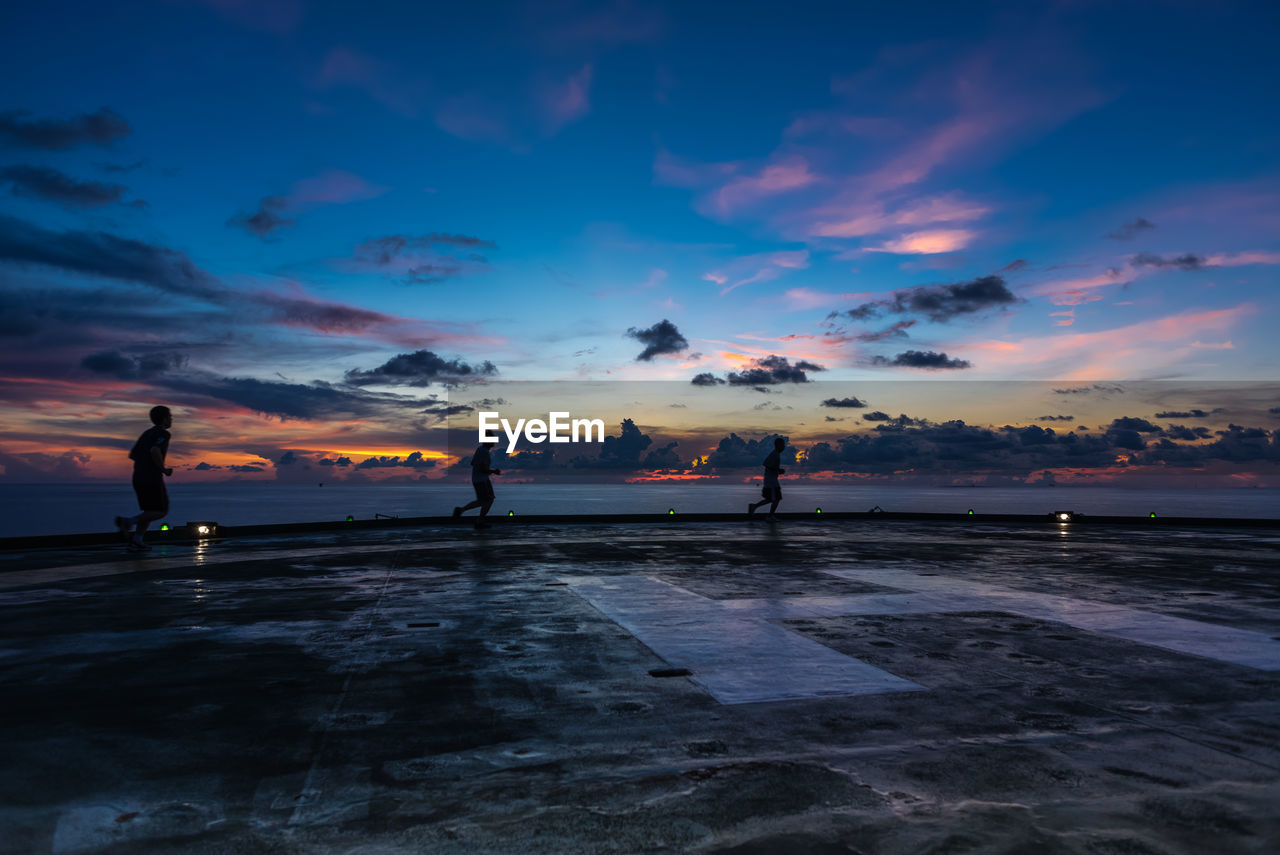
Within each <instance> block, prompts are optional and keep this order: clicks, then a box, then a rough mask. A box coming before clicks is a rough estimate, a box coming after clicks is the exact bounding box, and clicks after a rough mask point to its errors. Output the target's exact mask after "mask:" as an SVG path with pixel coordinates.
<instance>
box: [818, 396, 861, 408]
mask: <svg viewBox="0 0 1280 855" xmlns="http://www.w3.org/2000/svg"><path fill="white" fill-rule="evenodd" d="M866 405H867V404H866V402H865V401H862V400H860V399H858V398H853V397H850V398H827V399H826V400H825V401H823V402H822V403H821V404H820V405H819V406H823V407H837V408H845V409H862V408H863V407H865V406H866Z"/></svg>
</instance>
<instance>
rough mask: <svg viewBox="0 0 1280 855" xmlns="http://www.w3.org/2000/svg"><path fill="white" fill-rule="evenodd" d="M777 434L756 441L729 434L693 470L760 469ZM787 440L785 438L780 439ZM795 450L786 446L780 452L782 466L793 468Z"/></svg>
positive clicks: (771, 450)
mask: <svg viewBox="0 0 1280 855" xmlns="http://www.w3.org/2000/svg"><path fill="white" fill-rule="evenodd" d="M778 436H779V435H778V434H769V435H768V436H762V437H759V438H757V439H744V438H743V437H740V436H738V435H737V434H736V433H730V434H729V435H728V436H726V437H724V438H723V439H721V440H720V442H719V443H717V444H716V447H715V449H714V450H713V451H712V452H711V453H710V454H708V455H707V456H706V458H705V459H703V460H699V461H698V463H697V465H695V466H694V470H695V471H698V472H710V471H714V470H717V469H751V468H756V469H758V468H760V466H761V465H762V464H763V463H764V459H765V458H766V457H768V456H769V454H771V453H772V452H773V441H774V440H775V439H777V438H778ZM782 438H783V439H787V437H782ZM796 451H797V449H796V448H795V447H794V446H792V445H790V444H788V445H787V447H786V448H784V449H783V450H782V464H783V465H784V466H793V465H795V462H796Z"/></svg>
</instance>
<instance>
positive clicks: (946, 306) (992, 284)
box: [846, 275, 1018, 323]
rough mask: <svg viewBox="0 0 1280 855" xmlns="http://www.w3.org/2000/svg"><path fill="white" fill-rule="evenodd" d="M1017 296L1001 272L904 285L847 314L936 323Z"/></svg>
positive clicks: (858, 317)
mask: <svg viewBox="0 0 1280 855" xmlns="http://www.w3.org/2000/svg"><path fill="white" fill-rule="evenodd" d="M1017 302H1018V298H1017V297H1015V296H1014V295H1013V292H1011V291H1010V290H1009V288H1008V286H1006V285H1005V282H1004V279H1002V278H1001V277H999V276H995V275H992V276H980V277H978V278H977V279H972V280H970V281H968V282H956V283H952V284H945V285H920V286H917V287H915V288H903V289H901V290H899V291H895V292H894V293H893V297H892V298H891V299H888V300H876V301H874V302H871V303H863V304H862V305H861V306H857V307H855V308H853V309H849V310H848V311H847V312H846V314H847V315H848V316H849V317H851V318H853V319H854V320H866V319H868V318H873V317H876V316H877V315H880V314H882V313H890V314H895V315H906V314H911V315H921V316H923V317H926V318H928V319H929V320H931V321H934V322H936V323H944V322H946V321H949V320H951V319H952V318H955V317H957V316H959V315H970V314H975V313H978V312H983V311H986V310H988V309H994V308H999V307H1002V306H1008V305H1012V304H1013V303H1017Z"/></svg>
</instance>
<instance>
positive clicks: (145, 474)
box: [116, 407, 173, 552]
mask: <svg viewBox="0 0 1280 855" xmlns="http://www.w3.org/2000/svg"><path fill="white" fill-rule="evenodd" d="M151 425H152V426H151V427H150V428H148V429H147V430H146V431H144V432H143V434H142V436H140V437H138V441H137V442H135V443H134V444H133V449H132V450H131V451H130V452H129V459H130V460H132V461H133V492H134V493H136V494H137V495H138V509H139V510H140V511H141V512H142V513H139V514H136V515H134V516H131V517H116V528H118V529H120V534H121V535H124V536H126V537H127V536H128V535H129V532H130V531H132V532H133V536H132V537H130V538H129V551H130V552H142V551H144V550H147V549H150V548H151V547H150V546H147V545H146V544H145V543H143V542H142V535H143V534H144V533H145V532H146V530H147V526H149V525H151V524H152V523H153V522H155V521H156V520H158V519H160V518H162V517H164V516H165V515H166V514H168V513H169V492H168V491H167V490H166V489H165V488H164V479H165V476H166V475H172V474H173V470H172V469H169V468H167V467H166V466H165V465H164V457H165V455H166V454H168V453H169V428H171V427H172V426H173V414H172V413H170V412H169V408H168V407H152V408H151Z"/></svg>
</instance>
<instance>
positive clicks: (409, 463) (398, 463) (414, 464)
mask: <svg viewBox="0 0 1280 855" xmlns="http://www.w3.org/2000/svg"><path fill="white" fill-rule="evenodd" d="M342 459H345V458H342ZM348 462H349V461H348ZM438 462H439V461H438V460H436V459H435V458H432V457H423V456H422V452H421V451H415V452H413V453H412V454H410V455H408V456H407V457H404V458H401V457H400V456H399V455H396V456H395V457H387V456H385V455H384V456H381V457H367V458H365V459H364V460H361V461H360V462H359V463H357V464H356V469H397V468H398V469H434V468H435V467H436V465H437V463H438Z"/></svg>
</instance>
